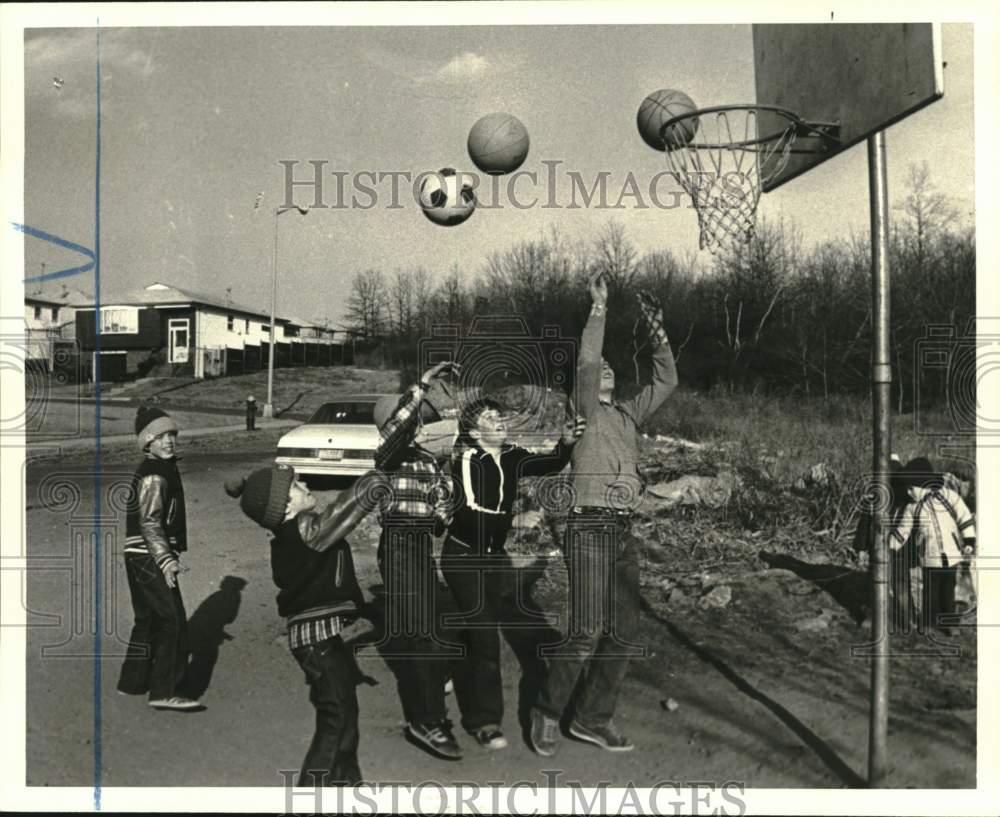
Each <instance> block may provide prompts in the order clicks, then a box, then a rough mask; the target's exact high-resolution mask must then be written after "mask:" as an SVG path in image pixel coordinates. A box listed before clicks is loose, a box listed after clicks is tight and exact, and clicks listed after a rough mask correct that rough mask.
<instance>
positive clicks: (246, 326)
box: [243, 318, 250, 335]
mask: <svg viewBox="0 0 1000 817" xmlns="http://www.w3.org/2000/svg"><path fill="white" fill-rule="evenodd" d="M243 334H244V335H249V334H250V319H249V318H247V319H246V320H245V321H243Z"/></svg>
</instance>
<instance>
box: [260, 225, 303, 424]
mask: <svg viewBox="0 0 1000 817" xmlns="http://www.w3.org/2000/svg"><path fill="white" fill-rule="evenodd" d="M292 210H295V211H297V212H298V214H299V215H300V216H304V215H306V213H308V212H309V208H308V207H299V206H295V207H278V208H276V209H275V211H274V247H273V255H272V256H271V342H270V343H269V344H268V347H267V402H266V403H265V404H264V417H265V418H267V419H270V418H271V417H273V416H274V315H275V310H276V309H277V302H278V216H280V215H281V214H282V213H288V212H290V211H292Z"/></svg>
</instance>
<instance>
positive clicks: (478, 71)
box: [437, 51, 492, 82]
mask: <svg viewBox="0 0 1000 817" xmlns="http://www.w3.org/2000/svg"><path fill="white" fill-rule="evenodd" d="M491 67H492V66H491V64H490V61H489V60H488V59H486V57H483V56H480V55H479V54H476V53H475V52H473V51H466V52H465V53H463V54H459V55H458V56H456V57H452V58H451V59H450V60H448V62H446V63H445V64H444V65H443V66H442V67H441V68H440V69H438V71H437V78H438V79H440V80H444V81H445V82H461V81H464V80H467V79H477V78H478V77H481V76H482V75H483V74H485V73H486V72H487V71H489V70H490V68H491Z"/></svg>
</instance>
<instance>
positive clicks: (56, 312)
mask: <svg viewBox="0 0 1000 817" xmlns="http://www.w3.org/2000/svg"><path fill="white" fill-rule="evenodd" d="M52 320H54V321H57V320H59V307H58V306H54V307H52Z"/></svg>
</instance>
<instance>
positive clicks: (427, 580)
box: [375, 361, 462, 760]
mask: <svg viewBox="0 0 1000 817" xmlns="http://www.w3.org/2000/svg"><path fill="white" fill-rule="evenodd" d="M458 371H459V368H458V366H457V364H454V363H452V362H450V361H448V362H444V363H439V364H438V365H437V366H434V367H432V368H431V369H428V370H427V371H426V372H425V373H424V376H423V377H422V378H421V380H420V382H419V383H418V384H416V385H414V386H411V387H410V389H409V390H408V391H407V392H406V394H404V395H402V396H401V397H398V398H397V397H394V396H391V397H386V398H382V399H381V400H379V402H378V403H377V404H376V405H375V424H376V425H377V426H378V427H379V432H380V434H381V436H382V441H381V443H380V445H379V447H378V449H377V450H376V452H375V465H376V468H378V469H379V470H383V471H384V472H385V474H386V476H387V477H388V480H389V486H390V490H389V491H387V492H386V493H385V494H384V495H383V497H382V501H381V502H380V503H379V521H380V523H381V525H382V535H381V537H380V539H379V545H378V565H379V572H380V573H381V575H382V581H383V584H384V586H385V599H386V617H385V627H386V632H385V637H384V638H383V640H382V642H381V643H380V644H379V648H380V650H381V651H382V655H383V656H384V657H385V658H386V659H387V660H389V662H390V665H391V666H392V669H393V671H394V673H395V675H396V679H397V689H398V691H399V698H400V702H401V703H402V706H403V715H404V717H405V718H406V723H407V726H406V733H405V734H406V738H407V739H408V740H410V741H411V742H413V743H416V744H417V745H418V746H420V747H421V748H423V749H425V750H427V751H429V752H431V753H432V754H434V755H436V756H438V757H441V758H444V759H447V760H458V759H459V758H461V756H462V753H461V750H460V749H459V747H458V743H457V741H456V740H455V736H454V734H453V733H452V731H451V724H450V723H449V722H448V720H447V718H446V717H445V715H446V708H445V701H444V698H445V690H444V687H445V681H446V677H447V674H448V658H449V656H448V655H446V654H445V653H444V651H443V649H442V643H443V642H442V641H441V639H440V638H439V637H438V633H437V626H436V621H435V618H436V615H437V606H436V603H435V601H436V590H437V570H436V566H435V563H434V557H433V555H432V554H433V547H434V538H435V537H436V536H440V535H441V534H442V533H444V530H445V528H446V526H447V523H448V521H449V515H450V510H451V508H450V501H449V497H450V494H451V491H450V490H449V485H448V481H447V477H446V476H445V475H444V473H443V472H442V470H441V466H440V464H439V463H438V461H437V458H436V457H435V456H434V454H432V453H431V452H430V451H427V450H426V449H424V448H422V447H421V446H420V445H418V444H416V443H415V442H414V438H415V437H416V434H417V431H418V429H419V425H420V407H421V403H422V402H423V400H424V398H425V397H426V396H427V392H428V391H429V390H430V389H431V387H432V385H433V383H434V381H436V380H437V379H438V378H440V377H442V376H444V375H446V374H448V373H455V374H457V373H458Z"/></svg>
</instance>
